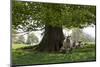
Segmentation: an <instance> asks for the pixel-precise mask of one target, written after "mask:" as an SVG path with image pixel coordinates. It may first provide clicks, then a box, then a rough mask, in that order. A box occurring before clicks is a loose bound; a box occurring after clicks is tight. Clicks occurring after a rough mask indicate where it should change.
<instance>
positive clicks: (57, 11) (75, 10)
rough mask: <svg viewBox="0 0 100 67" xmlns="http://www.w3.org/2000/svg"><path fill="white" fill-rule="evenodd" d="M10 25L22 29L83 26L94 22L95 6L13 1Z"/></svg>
mask: <svg viewBox="0 0 100 67" xmlns="http://www.w3.org/2000/svg"><path fill="white" fill-rule="evenodd" d="M12 21H13V23H12V27H13V28H16V29H18V28H22V29H23V30H26V31H30V30H37V29H42V28H44V27H45V25H50V26H54V27H62V26H65V27H67V28H73V27H79V28H83V27H85V26H88V25H90V24H95V23H96V6H90V5H71V4H54V3H37V2H23V1H13V3H12Z"/></svg>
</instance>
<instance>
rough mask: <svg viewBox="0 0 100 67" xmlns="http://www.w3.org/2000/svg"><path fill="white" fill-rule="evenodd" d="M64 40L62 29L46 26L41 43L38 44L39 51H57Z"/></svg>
mask: <svg viewBox="0 0 100 67" xmlns="http://www.w3.org/2000/svg"><path fill="white" fill-rule="evenodd" d="M63 40H64V35H63V31H62V27H52V26H46V27H45V33H44V37H43V39H42V41H41V42H40V44H39V50H40V51H47V52H56V51H59V50H60V48H61V46H62V43H63Z"/></svg>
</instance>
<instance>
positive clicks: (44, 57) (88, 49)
mask: <svg viewBox="0 0 100 67" xmlns="http://www.w3.org/2000/svg"><path fill="white" fill-rule="evenodd" d="M33 47H34V46H29V45H24V44H13V45H12V63H13V64H14V65H27V64H51V63H69V62H84V61H95V60H96V52H95V50H96V49H95V47H96V46H95V45H94V44H87V45H85V46H84V47H83V48H77V49H74V50H72V52H71V53H65V54H63V53H60V52H58V53H57V52H56V53H47V52H38V51H36V50H34V48H33ZM23 48H25V49H23ZM28 48H29V49H28Z"/></svg>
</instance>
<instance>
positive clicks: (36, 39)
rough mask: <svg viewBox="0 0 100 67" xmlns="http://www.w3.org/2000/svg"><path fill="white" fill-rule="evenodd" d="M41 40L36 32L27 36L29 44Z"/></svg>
mask: <svg viewBox="0 0 100 67" xmlns="http://www.w3.org/2000/svg"><path fill="white" fill-rule="evenodd" d="M38 42H39V40H38V38H37V36H36V35H35V34H34V33H31V34H28V37H27V42H26V43H27V44H32V45H33V44H34V43H38Z"/></svg>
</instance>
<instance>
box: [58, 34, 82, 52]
mask: <svg viewBox="0 0 100 67" xmlns="http://www.w3.org/2000/svg"><path fill="white" fill-rule="evenodd" d="M81 43H82V41H78V42H76V41H73V40H72V39H71V36H67V38H65V40H64V41H63V46H62V47H61V49H60V52H62V53H66V52H67V53H69V52H71V51H72V50H73V49H76V48H80V47H82V45H81Z"/></svg>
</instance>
